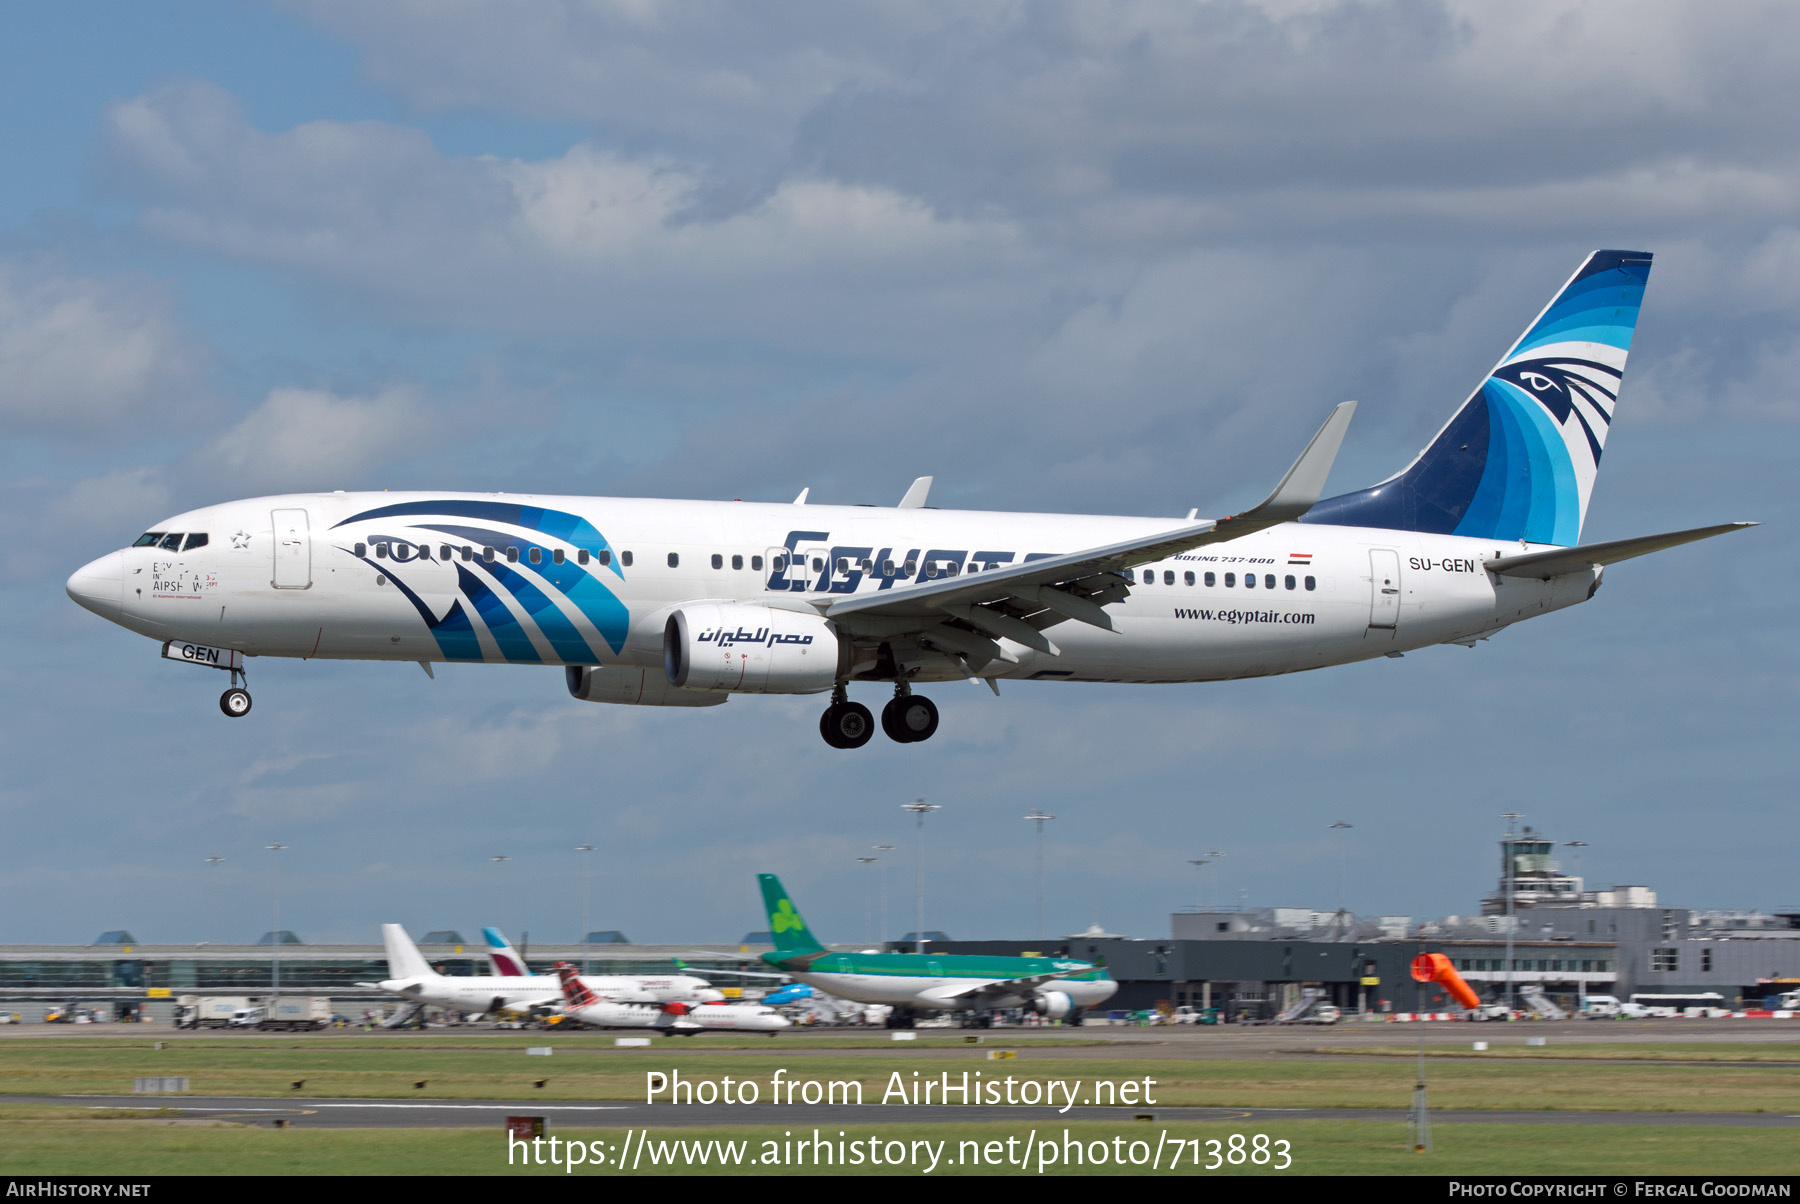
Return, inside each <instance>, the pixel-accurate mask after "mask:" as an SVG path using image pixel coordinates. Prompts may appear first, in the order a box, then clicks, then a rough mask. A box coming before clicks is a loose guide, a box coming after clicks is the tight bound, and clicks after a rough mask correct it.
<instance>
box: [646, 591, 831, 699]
mask: <svg viewBox="0 0 1800 1204" xmlns="http://www.w3.org/2000/svg"><path fill="white" fill-rule="evenodd" d="M852 650H853V649H852V645H851V643H850V641H848V640H846V639H844V638H843V637H842V636H840V635H839V634H838V631H837V628H836V627H835V626H834V625H833V624H832V623H831V622H830V620H828V619H826V618H824V617H823V616H821V615H817V614H810V613H809V614H801V613H800V612H798V611H792V610H776V609H774V608H773V607H769V606H757V605H755V604H753V603H744V602H696V603H694V604H692V605H685V606H682V607H681V608H680V609H679V610H677V611H675V612H674V613H673V614H671V615H670V616H669V621H668V623H667V625H666V626H665V627H664V628H663V670H664V672H665V674H666V675H667V677H668V680H669V684H670V685H673V686H679V687H682V688H684V689H688V690H731V691H733V692H736V693H741V694H817V693H819V692H820V691H823V690H829V689H831V687H832V686H833V685H835V684H837V682H838V680H839V679H840V678H842V677H845V676H847V675H848V674H849V672H850V658H851V652H852Z"/></svg>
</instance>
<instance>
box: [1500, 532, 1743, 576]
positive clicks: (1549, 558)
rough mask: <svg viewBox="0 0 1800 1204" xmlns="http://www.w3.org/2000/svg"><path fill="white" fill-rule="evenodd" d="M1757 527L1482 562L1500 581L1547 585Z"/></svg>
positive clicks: (1642, 538)
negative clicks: (1520, 580)
mask: <svg viewBox="0 0 1800 1204" xmlns="http://www.w3.org/2000/svg"><path fill="white" fill-rule="evenodd" d="M1760 525H1761V524H1760V523H1720V524H1719V525H1718V526H1716V527H1695V528H1693V529H1692V530H1690V531H1671V532H1669V533H1668V534H1666V535H1640V536H1638V537H1637V538H1636V539H1615V540H1611V541H1610V542H1607V543H1590V544H1584V545H1582V546H1581V547H1576V548H1551V549H1550V550H1549V551H1547V552H1526V553H1524V554H1523V555H1519V556H1502V557H1500V558H1499V559H1498V560H1489V561H1486V562H1485V567H1486V568H1487V571H1488V572H1490V573H1498V574H1499V575H1500V576H1502V577H1536V578H1540V579H1542V580H1545V581H1548V580H1549V579H1550V578H1552V577H1560V576H1562V575H1563V574H1564V573H1581V572H1586V571H1587V570H1588V569H1591V568H1593V567H1594V566H1595V565H1597V564H1616V563H1618V562H1619V561H1621V560H1630V559H1631V558H1632V557H1634V556H1647V555H1649V554H1650V553H1651V552H1661V551H1663V550H1664V549H1665V548H1678V547H1680V546H1681V545H1682V544H1684V543H1693V542H1694V541H1695V540H1698V539H1711V538H1712V537H1713V536H1715V535H1723V534H1725V533H1726V532H1727V531H1742V530H1743V529H1744V528H1745V527H1755V526H1760Z"/></svg>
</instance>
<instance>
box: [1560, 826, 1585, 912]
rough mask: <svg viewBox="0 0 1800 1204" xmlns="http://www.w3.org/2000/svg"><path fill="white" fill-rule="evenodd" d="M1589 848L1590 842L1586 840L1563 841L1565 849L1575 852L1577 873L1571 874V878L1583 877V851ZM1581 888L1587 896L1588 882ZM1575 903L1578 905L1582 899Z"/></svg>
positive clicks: (1583, 883)
mask: <svg viewBox="0 0 1800 1204" xmlns="http://www.w3.org/2000/svg"><path fill="white" fill-rule="evenodd" d="M1587 847H1588V842H1587V841H1585V840H1565V841H1563V848H1565V849H1574V850H1575V872H1574V873H1573V874H1571V875H1570V877H1573V878H1580V877H1581V850H1583V849H1585V848H1587ZM1581 886H1582V892H1581V893H1583V894H1586V893H1587V882H1586V881H1583V882H1582V884H1581ZM1575 901H1576V902H1577V903H1579V902H1581V900H1580V899H1577V900H1575Z"/></svg>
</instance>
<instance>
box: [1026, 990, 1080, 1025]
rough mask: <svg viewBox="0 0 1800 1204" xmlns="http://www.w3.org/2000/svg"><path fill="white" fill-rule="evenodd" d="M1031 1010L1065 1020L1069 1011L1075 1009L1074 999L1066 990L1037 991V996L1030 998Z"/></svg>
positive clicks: (1051, 1017)
mask: <svg viewBox="0 0 1800 1204" xmlns="http://www.w3.org/2000/svg"><path fill="white" fill-rule="evenodd" d="M1031 1010H1032V1011H1034V1012H1036V1013H1037V1014H1038V1015H1040V1016H1045V1017H1048V1018H1049V1019H1051V1020H1067V1019H1068V1018H1069V1013H1070V1012H1073V1011H1074V1010H1075V1001H1074V1000H1073V999H1070V998H1069V995H1068V992H1066V991H1039V992H1038V995H1037V998H1036V999H1034V1000H1032V1003H1031Z"/></svg>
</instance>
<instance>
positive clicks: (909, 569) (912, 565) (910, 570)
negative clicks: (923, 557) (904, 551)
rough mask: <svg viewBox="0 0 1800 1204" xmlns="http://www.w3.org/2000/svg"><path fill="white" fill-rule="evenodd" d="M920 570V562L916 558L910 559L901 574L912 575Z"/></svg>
mask: <svg viewBox="0 0 1800 1204" xmlns="http://www.w3.org/2000/svg"><path fill="white" fill-rule="evenodd" d="M918 571H919V562H918V561H916V560H909V561H907V562H906V567H905V570H904V571H902V572H901V574H900V575H901V576H902V577H910V576H912V575H913V574H914V573H916V572H918Z"/></svg>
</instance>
